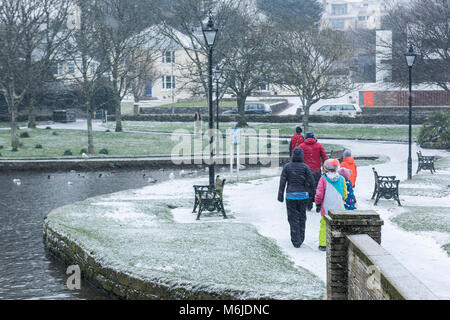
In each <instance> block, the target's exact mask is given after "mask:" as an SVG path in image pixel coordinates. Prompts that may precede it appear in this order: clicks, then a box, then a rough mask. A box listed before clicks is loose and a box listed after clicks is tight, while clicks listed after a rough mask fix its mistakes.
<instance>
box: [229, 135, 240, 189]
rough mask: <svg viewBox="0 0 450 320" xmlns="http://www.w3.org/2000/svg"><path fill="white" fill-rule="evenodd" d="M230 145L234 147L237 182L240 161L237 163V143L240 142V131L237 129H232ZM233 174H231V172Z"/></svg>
mask: <svg viewBox="0 0 450 320" xmlns="http://www.w3.org/2000/svg"><path fill="white" fill-rule="evenodd" d="M232 130H233V131H232V137H233V139H232V143H233V145H236V175H237V181H239V166H240V161H239V143H240V140H241V133H240V129H239V128H233V129H232ZM231 154H232V156H231V157H232V158H233V157H234V147H233V149H232V153H231ZM231 171H233V162H231ZM231 173H233V172H231Z"/></svg>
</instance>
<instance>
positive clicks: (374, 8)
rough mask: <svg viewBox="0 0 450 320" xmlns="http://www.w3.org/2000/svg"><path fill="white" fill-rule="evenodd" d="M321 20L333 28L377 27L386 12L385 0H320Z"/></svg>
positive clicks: (379, 25)
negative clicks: (322, 12)
mask: <svg viewBox="0 0 450 320" xmlns="http://www.w3.org/2000/svg"><path fill="white" fill-rule="evenodd" d="M322 5H323V7H324V14H323V16H322V20H323V21H324V23H325V24H326V25H328V26H329V27H330V28H332V29H334V30H348V29H379V28H380V27H381V19H382V17H383V16H384V15H385V14H386V12H387V1H385V0H322Z"/></svg>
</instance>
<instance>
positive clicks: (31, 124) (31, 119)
mask: <svg viewBox="0 0 450 320" xmlns="http://www.w3.org/2000/svg"><path fill="white" fill-rule="evenodd" d="M26 108H27V110H28V128H30V129H36V112H35V109H34V99H33V98H32V97H30V96H29V95H27V98H26Z"/></svg>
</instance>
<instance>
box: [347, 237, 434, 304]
mask: <svg viewBox="0 0 450 320" xmlns="http://www.w3.org/2000/svg"><path fill="white" fill-rule="evenodd" d="M347 239H348V240H349V248H350V249H356V250H354V251H355V253H356V254H358V255H362V257H361V258H362V259H363V260H366V261H367V260H368V261H369V262H370V263H371V264H373V265H375V266H377V267H378V268H379V270H380V273H381V280H382V281H381V283H382V285H383V286H390V287H391V288H390V290H387V291H395V292H397V293H398V294H399V295H400V297H401V298H403V299H406V300H436V299H438V297H437V296H436V295H434V294H433V293H432V292H431V290H430V289H428V288H427V287H426V286H425V285H424V284H423V283H422V282H421V281H420V280H419V279H418V278H416V277H415V276H414V275H413V274H412V273H411V272H410V271H408V270H407V269H406V268H405V267H404V266H403V265H402V264H401V263H400V262H399V261H398V260H397V259H395V258H394V257H393V256H392V255H391V254H390V253H389V252H388V251H386V249H384V248H383V247H382V246H380V245H379V244H378V243H376V242H375V241H374V240H373V239H372V238H371V237H370V236H368V235H366V234H358V235H348V236H347ZM392 289H393V290H392Z"/></svg>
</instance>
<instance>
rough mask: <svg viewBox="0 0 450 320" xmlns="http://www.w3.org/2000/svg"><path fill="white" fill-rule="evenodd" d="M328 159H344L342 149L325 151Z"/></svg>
mask: <svg viewBox="0 0 450 320" xmlns="http://www.w3.org/2000/svg"><path fill="white" fill-rule="evenodd" d="M327 158H328V159H338V160H339V162H342V160H343V159H344V150H331V151H330V152H328V153H327Z"/></svg>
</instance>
